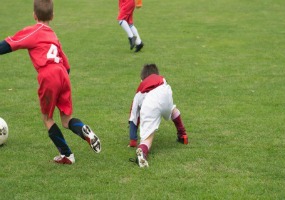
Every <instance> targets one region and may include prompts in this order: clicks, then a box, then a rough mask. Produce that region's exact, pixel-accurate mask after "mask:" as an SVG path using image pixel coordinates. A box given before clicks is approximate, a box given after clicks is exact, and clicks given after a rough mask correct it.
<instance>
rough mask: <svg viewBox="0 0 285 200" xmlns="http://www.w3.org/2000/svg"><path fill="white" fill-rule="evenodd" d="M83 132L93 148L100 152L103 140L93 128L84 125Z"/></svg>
mask: <svg viewBox="0 0 285 200" xmlns="http://www.w3.org/2000/svg"><path fill="white" fill-rule="evenodd" d="M82 132H83V135H84V137H85V140H86V141H87V142H88V144H89V145H90V146H91V148H92V149H93V150H94V151H95V152H96V153H99V152H100V151H101V142H100V139H99V138H98V137H97V135H96V134H95V133H94V132H93V131H92V130H91V128H90V127H89V126H87V125H84V126H83V127H82Z"/></svg>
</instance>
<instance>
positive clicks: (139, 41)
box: [130, 24, 142, 45]
mask: <svg viewBox="0 0 285 200" xmlns="http://www.w3.org/2000/svg"><path fill="white" fill-rule="evenodd" d="M130 28H131V31H132V32H133V34H134V36H136V45H139V44H141V43H142V40H141V38H140V35H139V32H138V29H137V28H136V27H135V25H134V24H130Z"/></svg>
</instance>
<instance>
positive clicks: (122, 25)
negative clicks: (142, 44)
mask: <svg viewBox="0 0 285 200" xmlns="http://www.w3.org/2000/svg"><path fill="white" fill-rule="evenodd" d="M119 24H120V26H121V27H122V28H123V29H124V30H125V31H126V33H127V34H128V37H129V38H132V37H134V34H133V32H132V30H131V28H130V26H129V24H128V22H126V21H125V20H120V21H119Z"/></svg>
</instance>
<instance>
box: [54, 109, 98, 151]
mask: <svg viewBox="0 0 285 200" xmlns="http://www.w3.org/2000/svg"><path fill="white" fill-rule="evenodd" d="M60 117H61V122H62V125H63V126H64V127H65V128H68V129H70V130H71V131H72V132H73V133H75V134H76V135H78V136H79V137H81V138H82V139H83V140H86V141H87V142H88V144H89V145H90V146H91V148H92V149H93V150H94V151H95V152H96V153H99V152H100V151H101V142H100V139H99V138H98V136H97V135H96V134H95V133H94V132H93V131H92V130H91V128H90V127H89V126H88V125H85V124H84V123H83V122H82V121H81V120H80V119H76V118H72V116H71V115H65V114H64V113H61V114H60Z"/></svg>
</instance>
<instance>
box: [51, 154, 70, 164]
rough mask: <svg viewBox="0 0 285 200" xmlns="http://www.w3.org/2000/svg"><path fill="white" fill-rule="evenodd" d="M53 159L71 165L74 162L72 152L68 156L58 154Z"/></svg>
mask: <svg viewBox="0 0 285 200" xmlns="http://www.w3.org/2000/svg"><path fill="white" fill-rule="evenodd" d="M53 161H54V162H56V163H58V164H68V165H71V164H73V163H75V158H74V154H70V156H68V157H67V156H65V155H59V156H56V157H54V158H53Z"/></svg>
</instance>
